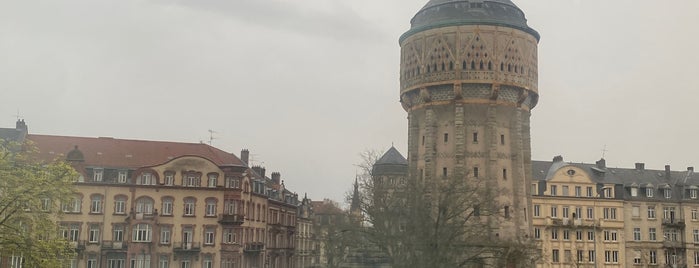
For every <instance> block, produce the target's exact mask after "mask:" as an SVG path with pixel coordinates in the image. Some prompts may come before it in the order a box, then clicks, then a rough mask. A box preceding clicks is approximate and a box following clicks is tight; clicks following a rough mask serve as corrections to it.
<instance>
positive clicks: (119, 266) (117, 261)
mask: <svg viewBox="0 0 699 268" xmlns="http://www.w3.org/2000/svg"><path fill="white" fill-rule="evenodd" d="M107 256H108V257H107V268H125V267H126V266H124V265H125V264H126V260H125V259H124V257H123V256H120V257H109V255H107Z"/></svg>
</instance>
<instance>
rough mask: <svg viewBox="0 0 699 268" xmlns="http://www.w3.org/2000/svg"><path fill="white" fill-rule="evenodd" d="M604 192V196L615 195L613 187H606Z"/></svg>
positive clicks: (610, 196)
mask: <svg viewBox="0 0 699 268" xmlns="http://www.w3.org/2000/svg"><path fill="white" fill-rule="evenodd" d="M602 192H603V193H604V198H612V197H614V196H613V195H612V189H611V188H604V190H602Z"/></svg>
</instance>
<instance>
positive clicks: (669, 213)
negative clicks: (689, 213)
mask: <svg viewBox="0 0 699 268" xmlns="http://www.w3.org/2000/svg"><path fill="white" fill-rule="evenodd" d="M663 219H669V220H674V219H675V207H664V208H663Z"/></svg>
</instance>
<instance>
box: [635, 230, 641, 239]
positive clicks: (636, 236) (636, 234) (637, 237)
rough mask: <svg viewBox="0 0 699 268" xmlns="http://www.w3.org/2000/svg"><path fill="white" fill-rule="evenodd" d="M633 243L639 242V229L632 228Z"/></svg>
mask: <svg viewBox="0 0 699 268" xmlns="http://www.w3.org/2000/svg"><path fill="white" fill-rule="evenodd" d="M633 241H641V228H633Z"/></svg>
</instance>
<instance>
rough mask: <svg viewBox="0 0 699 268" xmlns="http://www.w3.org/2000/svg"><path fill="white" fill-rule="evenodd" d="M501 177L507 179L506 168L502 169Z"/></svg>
mask: <svg viewBox="0 0 699 268" xmlns="http://www.w3.org/2000/svg"><path fill="white" fill-rule="evenodd" d="M502 179H503V180H507V169H506V168H504V169H502Z"/></svg>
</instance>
